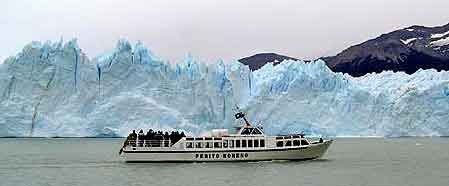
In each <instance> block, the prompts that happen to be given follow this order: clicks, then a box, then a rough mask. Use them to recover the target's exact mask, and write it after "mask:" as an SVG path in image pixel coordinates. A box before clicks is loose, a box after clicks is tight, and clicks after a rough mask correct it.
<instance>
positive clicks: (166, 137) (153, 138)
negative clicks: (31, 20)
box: [126, 129, 186, 147]
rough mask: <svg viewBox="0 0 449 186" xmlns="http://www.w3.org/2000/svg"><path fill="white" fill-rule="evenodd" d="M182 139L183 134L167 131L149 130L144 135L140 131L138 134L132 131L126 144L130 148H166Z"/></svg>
mask: <svg viewBox="0 0 449 186" xmlns="http://www.w3.org/2000/svg"><path fill="white" fill-rule="evenodd" d="M183 137H186V135H185V134H184V132H178V131H171V132H170V133H169V132H167V131H165V132H163V131H153V129H150V130H148V132H147V133H146V134H145V133H144V132H143V130H142V129H140V131H139V133H136V130H133V132H132V133H131V134H129V135H128V137H127V138H126V142H128V143H129V144H130V145H132V146H139V147H143V146H147V147H161V146H165V147H167V146H169V145H172V144H175V143H176V142H178V141H179V140H180V139H182V138H183Z"/></svg>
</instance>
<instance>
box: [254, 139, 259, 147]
mask: <svg viewBox="0 0 449 186" xmlns="http://www.w3.org/2000/svg"><path fill="white" fill-rule="evenodd" d="M254 147H259V140H256V139H255V140H254Z"/></svg>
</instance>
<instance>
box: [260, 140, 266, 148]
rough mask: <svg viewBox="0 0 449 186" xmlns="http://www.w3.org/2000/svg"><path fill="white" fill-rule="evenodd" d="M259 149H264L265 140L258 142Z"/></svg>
mask: <svg viewBox="0 0 449 186" xmlns="http://www.w3.org/2000/svg"><path fill="white" fill-rule="evenodd" d="M260 147H265V140H264V139H261V140H260Z"/></svg>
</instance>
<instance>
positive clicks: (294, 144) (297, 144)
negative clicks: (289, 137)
mask: <svg viewBox="0 0 449 186" xmlns="http://www.w3.org/2000/svg"><path fill="white" fill-rule="evenodd" d="M300 145H301V143H299V140H293V146H300Z"/></svg>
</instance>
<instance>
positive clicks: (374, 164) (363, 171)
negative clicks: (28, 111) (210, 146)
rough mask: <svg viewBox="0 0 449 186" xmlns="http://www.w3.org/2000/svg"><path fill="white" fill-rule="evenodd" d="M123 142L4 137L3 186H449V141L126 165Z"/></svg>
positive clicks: (363, 143) (346, 144)
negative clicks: (260, 158) (313, 155)
mask: <svg viewBox="0 0 449 186" xmlns="http://www.w3.org/2000/svg"><path fill="white" fill-rule="evenodd" d="M121 143H122V139H0V149H1V151H0V186H65V185H67V186H78V185H82V186H103V185H107V186H111V185H120V186H127V185H145V186H148V185H161V186H168V185H182V186H186V185H206V186H207V185H209V186H213V185H245V186H249V185H342V186H347V185H357V186H358V185H395V186H398V185H423V186H430V185H440V186H447V185H449V138H399V139H337V141H336V143H334V144H333V146H331V148H330V150H329V151H328V153H327V154H326V156H325V157H324V158H322V159H320V160H314V161H306V162H255V163H254V162H253V163H184V164H179V163H178V164H175V163H171V164H170V163H169V164H162V163H160V164H151V163H147V164H127V163H123V162H121V161H120V159H119V157H118V154H117V152H118V149H119V147H120V144H121Z"/></svg>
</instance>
